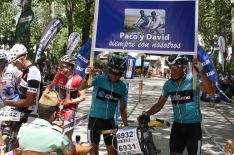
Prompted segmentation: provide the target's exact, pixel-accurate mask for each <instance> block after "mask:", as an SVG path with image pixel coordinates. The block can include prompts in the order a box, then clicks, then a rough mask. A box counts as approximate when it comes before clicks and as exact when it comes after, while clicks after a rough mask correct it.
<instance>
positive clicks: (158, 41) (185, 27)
mask: <svg viewBox="0 0 234 155" xmlns="http://www.w3.org/2000/svg"><path fill="white" fill-rule="evenodd" d="M196 3H197V1H196V0H179V1H178V0H174V1H173V0H167V1H166V0H161V1H158V0H97V1H96V13H95V26H94V41H93V43H92V51H105V52H141V53H154V54H166V55H168V54H173V53H174V54H178V53H180V54H185V55H194V51H195V48H196V47H195V45H196V37H197V15H196V14H197V4H196Z"/></svg>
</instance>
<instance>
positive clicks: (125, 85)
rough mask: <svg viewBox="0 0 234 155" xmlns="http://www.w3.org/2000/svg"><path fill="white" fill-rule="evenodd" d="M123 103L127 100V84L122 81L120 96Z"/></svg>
mask: <svg viewBox="0 0 234 155" xmlns="http://www.w3.org/2000/svg"><path fill="white" fill-rule="evenodd" d="M120 99H121V100H122V101H124V102H125V103H126V102H127V101H128V85H127V84H125V83H124V86H123V91H122V95H121V98H120Z"/></svg>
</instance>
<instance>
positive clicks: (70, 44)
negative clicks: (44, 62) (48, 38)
mask: <svg viewBox="0 0 234 155" xmlns="http://www.w3.org/2000/svg"><path fill="white" fill-rule="evenodd" d="M79 41H80V34H79V33H78V32H72V33H71V34H70V35H69V38H68V41H67V55H71V54H72V52H73V51H74V49H75V48H76V45H77V44H78V42H79Z"/></svg>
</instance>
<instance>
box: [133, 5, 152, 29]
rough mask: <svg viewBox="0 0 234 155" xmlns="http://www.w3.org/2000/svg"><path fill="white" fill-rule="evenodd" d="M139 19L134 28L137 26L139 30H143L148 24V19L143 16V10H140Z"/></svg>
mask: <svg viewBox="0 0 234 155" xmlns="http://www.w3.org/2000/svg"><path fill="white" fill-rule="evenodd" d="M140 14H141V17H140V18H139V19H138V21H137V22H136V24H134V25H135V26H138V27H139V28H140V29H143V28H145V27H146V26H147V25H148V24H149V17H148V16H146V15H145V12H144V10H140Z"/></svg>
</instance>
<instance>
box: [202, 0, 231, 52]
mask: <svg viewBox="0 0 234 155" xmlns="http://www.w3.org/2000/svg"><path fill="white" fill-rule="evenodd" d="M230 3H231V1H227V0H226V1H225V0H200V1H199V22H198V23H199V24H198V28H199V32H200V33H201V34H202V36H203V39H204V43H205V49H211V47H213V45H214V39H215V38H214V36H215V35H217V36H224V38H225V40H226V42H227V45H230V44H231V22H230V21H231V4H230Z"/></svg>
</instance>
